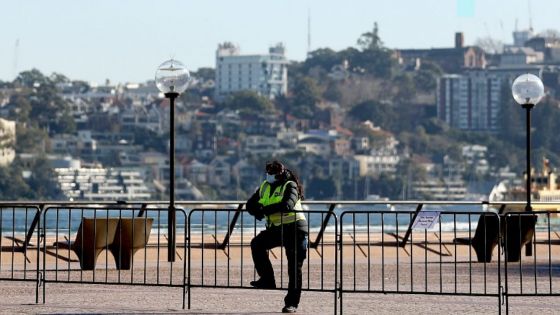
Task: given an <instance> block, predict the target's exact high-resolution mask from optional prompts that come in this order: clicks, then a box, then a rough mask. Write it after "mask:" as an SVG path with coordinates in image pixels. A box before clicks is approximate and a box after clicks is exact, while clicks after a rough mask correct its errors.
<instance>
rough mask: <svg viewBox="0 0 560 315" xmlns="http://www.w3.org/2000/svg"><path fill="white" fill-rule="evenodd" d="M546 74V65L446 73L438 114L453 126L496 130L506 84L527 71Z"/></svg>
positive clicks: (440, 87) (440, 84) (440, 82)
mask: <svg viewBox="0 0 560 315" xmlns="http://www.w3.org/2000/svg"><path fill="white" fill-rule="evenodd" d="M523 73H532V74H535V75H537V76H539V77H542V66H529V65H523V66H517V67H498V68H489V69H478V70H471V71H466V72H464V73H463V74H448V75H443V76H442V77H441V78H440V79H439V80H438V86H437V93H436V99H437V115H438V118H439V119H441V120H443V121H445V122H446V123H448V124H449V125H450V126H451V127H454V128H458V129H463V130H484V131H495V130H497V129H498V127H499V121H498V115H499V110H500V102H501V94H502V86H503V84H508V85H511V82H513V80H514V79H515V78H516V77H517V76H519V75H521V74H523Z"/></svg>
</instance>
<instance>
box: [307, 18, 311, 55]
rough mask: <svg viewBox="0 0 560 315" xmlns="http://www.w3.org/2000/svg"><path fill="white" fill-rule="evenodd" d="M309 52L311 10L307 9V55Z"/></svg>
mask: <svg viewBox="0 0 560 315" xmlns="http://www.w3.org/2000/svg"><path fill="white" fill-rule="evenodd" d="M310 53H311V10H310V9H307V56H308V57H309V54H310Z"/></svg>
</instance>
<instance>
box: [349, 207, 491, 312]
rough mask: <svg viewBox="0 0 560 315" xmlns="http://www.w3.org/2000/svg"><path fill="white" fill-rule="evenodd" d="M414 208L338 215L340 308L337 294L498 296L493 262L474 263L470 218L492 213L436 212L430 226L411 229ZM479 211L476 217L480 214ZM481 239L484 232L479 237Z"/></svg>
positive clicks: (472, 225) (472, 221) (473, 231)
mask: <svg viewBox="0 0 560 315" xmlns="http://www.w3.org/2000/svg"><path fill="white" fill-rule="evenodd" d="M417 214H418V211H413V210H410V211H406V210H401V211H399V212H393V211H365V212H364V211H345V212H344V213H342V214H341V216H340V224H341V228H340V231H341V240H340V244H339V245H340V266H341V267H340V291H341V298H340V310H341V311H342V310H343V299H342V294H343V293H383V294H390V293H395V294H422V295H438V296H441V295H463V296H486V297H496V298H498V308H499V311H501V309H500V306H501V303H500V298H501V294H500V293H501V292H500V290H501V287H500V277H501V273H500V270H501V269H500V255H501V253H500V247H499V246H496V247H495V248H492V249H490V250H489V254H490V255H491V256H493V257H496V258H497V260H496V261H495V262H488V261H486V260H483V261H482V262H481V263H478V262H477V258H478V257H477V255H476V253H475V252H474V249H473V248H472V247H471V246H468V247H466V246H463V245H470V243H471V242H472V239H473V238H474V235H475V230H476V226H477V225H476V222H477V221H478V220H479V217H481V218H482V219H483V220H486V219H488V221H490V218H491V217H492V218H493V219H495V221H499V217H498V215H497V214H489V213H482V212H472V211H469V212H466V211H453V212H448V211H442V212H439V213H438V217H437V221H436V222H435V223H434V227H433V228H432V229H429V230H428V229H414V228H413V227H412V223H413V222H414V219H415V218H416V215H417ZM481 215H482V216H481ZM481 237H482V238H483V239H486V237H485V235H482V236H481Z"/></svg>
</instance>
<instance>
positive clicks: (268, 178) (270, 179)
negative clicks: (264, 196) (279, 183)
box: [266, 174, 276, 184]
mask: <svg viewBox="0 0 560 315" xmlns="http://www.w3.org/2000/svg"><path fill="white" fill-rule="evenodd" d="M266 181H267V182H268V183H269V184H273V183H274V182H275V181H276V175H270V174H266Z"/></svg>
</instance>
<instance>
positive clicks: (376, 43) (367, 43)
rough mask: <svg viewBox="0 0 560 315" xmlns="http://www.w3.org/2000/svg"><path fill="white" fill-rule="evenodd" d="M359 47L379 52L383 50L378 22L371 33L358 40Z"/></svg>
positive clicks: (366, 33) (364, 34)
mask: <svg viewBox="0 0 560 315" xmlns="http://www.w3.org/2000/svg"><path fill="white" fill-rule="evenodd" d="M357 44H358V46H359V47H360V48H361V49H362V50H363V51H365V50H378V49H381V48H383V42H382V41H381V38H380V37H379V28H378V27H377V22H374V23H373V29H372V30H371V32H365V33H363V34H362V35H361V36H360V38H358V40H357Z"/></svg>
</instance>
